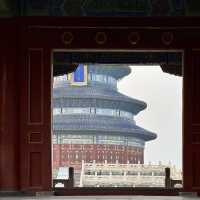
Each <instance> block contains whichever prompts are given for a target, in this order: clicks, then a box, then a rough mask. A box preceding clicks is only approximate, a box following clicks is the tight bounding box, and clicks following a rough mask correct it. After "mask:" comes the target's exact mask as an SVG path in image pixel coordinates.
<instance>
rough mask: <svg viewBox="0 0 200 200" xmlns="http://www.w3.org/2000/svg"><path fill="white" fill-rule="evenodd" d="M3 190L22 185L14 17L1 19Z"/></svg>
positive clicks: (0, 179) (0, 159) (0, 155)
mask: <svg viewBox="0 0 200 200" xmlns="http://www.w3.org/2000/svg"><path fill="white" fill-rule="evenodd" d="M0 24H1V25H0V26H1V31H0V190H11V191H12V190H18V188H19V165H18V163H19V149H18V147H19V115H18V114H19V113H18V110H19V101H18V99H19V96H18V75H17V74H18V71H17V68H16V63H17V49H16V47H17V35H16V34H15V32H16V28H15V24H14V23H13V21H12V20H3V21H1V20H0Z"/></svg>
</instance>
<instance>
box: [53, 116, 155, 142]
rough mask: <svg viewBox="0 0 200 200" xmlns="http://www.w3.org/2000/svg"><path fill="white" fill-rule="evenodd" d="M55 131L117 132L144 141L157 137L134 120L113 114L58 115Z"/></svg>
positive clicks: (55, 117)
mask: <svg viewBox="0 0 200 200" xmlns="http://www.w3.org/2000/svg"><path fill="white" fill-rule="evenodd" d="M53 120H54V121H53V129H54V131H64V132H66V134H68V133H70V132H72V131H74V132H78V133H79V134H81V133H89V132H93V133H98V132H101V133H102V132H103V133H105V134H117V135H125V136H134V137H137V138H139V139H143V140H144V141H148V140H152V139H155V138H156V137H157V136H156V134H155V133H152V132H150V131H147V130H145V129H143V128H141V127H139V126H137V125H136V124H135V122H134V121H132V120H128V119H123V118H119V117H111V116H97V115H80V114H74V115H56V116H54V119H53Z"/></svg>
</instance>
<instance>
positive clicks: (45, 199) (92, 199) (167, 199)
mask: <svg viewBox="0 0 200 200" xmlns="http://www.w3.org/2000/svg"><path fill="white" fill-rule="evenodd" d="M39 199H41V200H193V199H200V197H195V196H184V197H183V196H174V197H171V196H73V197H72V196H65V197H56V196H40V197H39V196H38V197H0V200H39Z"/></svg>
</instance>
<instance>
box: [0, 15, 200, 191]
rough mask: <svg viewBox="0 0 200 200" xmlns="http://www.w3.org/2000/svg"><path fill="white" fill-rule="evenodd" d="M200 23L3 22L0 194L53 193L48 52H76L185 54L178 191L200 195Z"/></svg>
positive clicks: (161, 20)
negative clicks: (181, 179) (180, 187)
mask: <svg viewBox="0 0 200 200" xmlns="http://www.w3.org/2000/svg"><path fill="white" fill-rule="evenodd" d="M199 21H200V19H199V18H180V19H179V18H98V19H97V18H65V17H64V18H56V17H55V18H41V17H33V18H25V19H24V18H23V19H22V18H18V19H13V20H1V21H0V25H1V27H4V29H3V30H2V29H1V30H2V31H1V32H0V42H1V46H0V190H25V191H27V190H34V191H39V190H51V182H52V180H51V162H52V161H51V155H52V154H51V151H52V149H51V74H52V73H51V70H52V66H51V52H52V49H66V50H71V49H73V50H77V49H80V48H81V49H89V50H92V49H104V50H108V49H110V50H111V49H115V50H116V49H118V50H120V49H126V50H141V49H143V50H175V49H178V50H183V53H184V96H183V105H184V113H183V170H184V191H200V170H199V169H200V152H199V151H200V103H199V102H200V68H199V67H200V29H199V27H200V24H199ZM180 142H181V141H180Z"/></svg>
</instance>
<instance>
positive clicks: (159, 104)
mask: <svg viewBox="0 0 200 200" xmlns="http://www.w3.org/2000/svg"><path fill="white" fill-rule="evenodd" d="M131 69H132V72H131V74H130V75H128V76H126V77H124V78H123V79H122V80H121V81H120V82H119V83H118V89H119V91H120V92H122V93H124V94H126V95H128V96H130V97H133V98H136V99H139V100H142V101H145V102H146V103H147V108H146V109H145V110H143V111H141V112H140V113H139V114H138V115H137V116H136V117H135V120H136V123H137V125H139V126H141V127H143V128H145V129H147V130H149V131H152V132H155V133H156V134H157V136H158V137H157V139H155V140H153V141H150V142H147V143H146V146H145V153H144V160H145V163H148V162H149V161H151V162H152V163H158V161H162V163H164V164H168V163H169V161H171V162H172V164H174V165H176V166H177V167H178V168H182V77H178V76H174V75H170V74H167V73H163V72H162V70H161V68H160V67H159V66H131Z"/></svg>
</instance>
